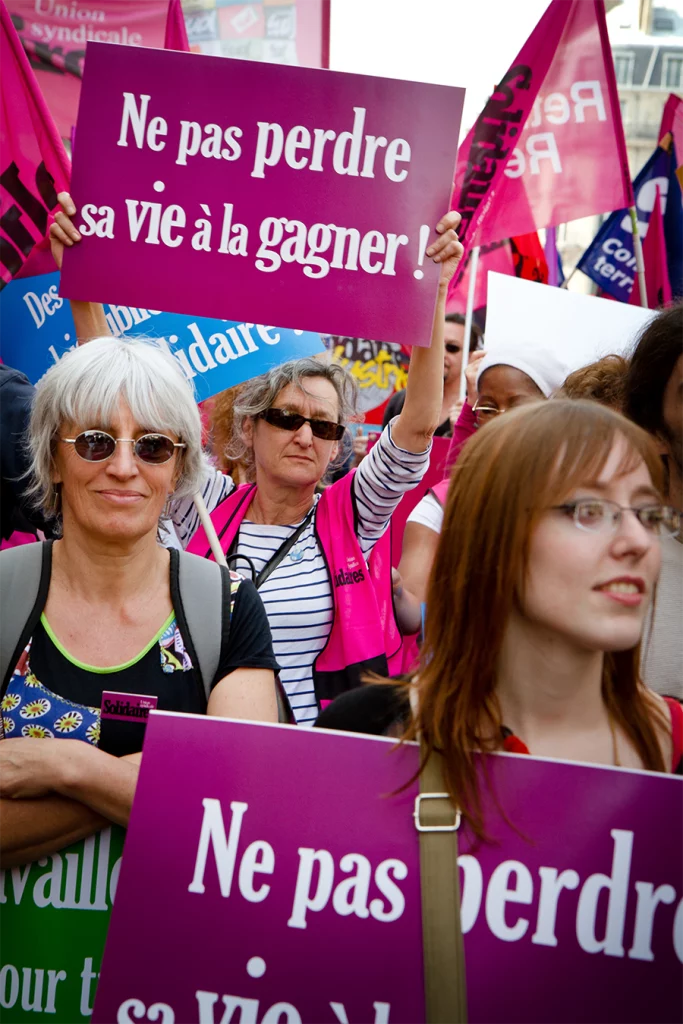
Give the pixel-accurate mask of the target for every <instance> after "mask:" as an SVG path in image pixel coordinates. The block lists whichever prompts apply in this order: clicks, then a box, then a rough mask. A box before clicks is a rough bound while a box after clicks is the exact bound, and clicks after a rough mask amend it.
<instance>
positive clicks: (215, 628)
mask: <svg viewBox="0 0 683 1024" xmlns="http://www.w3.org/2000/svg"><path fill="white" fill-rule="evenodd" d="M171 560H172V562H171V592H172V593H171V596H172V599H173V607H174V609H175V613H176V618H177V619H178V624H179V626H180V631H181V633H182V634H183V637H184V639H185V642H186V643H187V645H188V647H189V649H190V657H191V658H192V661H193V663H194V664H195V665H197V666H198V668H199V674H200V676H201V679H202V685H203V689H204V697H205V699H206V701H207V702H208V699H209V694H210V692H211V684H212V682H213V680H214V677H215V675H216V671H217V670H218V664H219V662H220V657H221V647H222V645H223V643H225V642H227V637H228V632H229V628H230V626H229V623H230V577H229V575H228V570H227V569H224V568H223V567H222V566H220V565H216V563H215V562H210V561H208V559H205V558H201V557H199V556H197V555H190V554H187V552H185V551H173V550H172V551H171ZM174 562H175V563H176V566H177V568H176V567H174V565H173V563H174ZM174 568H176V571H174ZM174 580H177V593H173V591H174V589H175V588H174ZM178 599H179V600H178Z"/></svg>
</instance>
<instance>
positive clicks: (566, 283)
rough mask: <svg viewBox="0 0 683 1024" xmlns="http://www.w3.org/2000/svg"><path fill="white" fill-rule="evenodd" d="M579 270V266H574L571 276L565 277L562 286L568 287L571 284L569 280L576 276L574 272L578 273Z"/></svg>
mask: <svg viewBox="0 0 683 1024" xmlns="http://www.w3.org/2000/svg"><path fill="white" fill-rule="evenodd" d="M577 270H578V267H574V269H573V270H572V272H571V274H570V275H569V277H565V279H564V281H563V282H562V284H561V285H560V288H566V287H567V286H568V285H569V282H570V281H571V279H572V278H573V276H574V274H575V273H576V271H577Z"/></svg>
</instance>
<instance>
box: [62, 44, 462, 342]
mask: <svg viewBox="0 0 683 1024" xmlns="http://www.w3.org/2000/svg"><path fill="white" fill-rule="evenodd" d="M463 95H464V93H463V90H462V89H451V88H446V87H443V86H435V85H422V84H419V83H415V82H399V81H390V80H387V79H381V78H369V77H364V76H360V75H348V74H343V73H341V72H332V71H320V70H315V69H310V68H297V67H283V66H278V65H274V64H266V63H264V64H260V63H255V62H250V61H238V60H221V59H220V58H216V57H204V56H199V55H196V54H184V53H175V52H170V51H161V50H151V49H145V48H138V47H121V46H111V45H106V44H100V43H89V44H88V51H87V61H86V68H85V72H84V79H83V89H82V93H81V102H80V108H79V115H78V125H77V137H78V145H77V147H76V152H75V161H74V168H73V175H72V192H73V196H74V199H75V201H76V203H77V205H78V207H79V210H80V216H79V218H78V225H79V230H80V231H81V232H82V233H83V235H84V241H83V244H82V245H79V246H77V247H75V248H74V249H73V250H69V252H68V253H67V254H66V258H65V260H64V269H63V272H62V284H61V287H62V293H63V294H64V295H66V296H68V297H69V298H73V299H78V298H80V299H88V300H91V301H111V302H116V303H118V304H124V305H135V304H136V303H137V304H138V306H144V307H145V308H150V307H151V308H159V309H167V310H169V311H170V312H174V313H187V314H190V315H193V316H194V315H204V316H211V317H218V318H228V319H236V318H238V319H243V320H251V321H253V322H255V323H263V322H266V323H275V324H278V325H280V326H282V327H292V328H294V329H299V330H301V329H303V330H307V329H310V330H316V331H321V332H324V333H328V334H340V335H347V336H350V337H371V338H374V339H376V340H378V341H395V342H400V343H404V344H411V345H415V344H417V345H427V344H429V338H430V332H431V320H432V315H433V310H434V303H435V298H436V286H437V280H438V276H439V267H438V265H435V264H433V263H431V262H430V261H429V260H428V259H426V258H425V254H424V253H425V248H426V246H427V245H428V240H429V239H430V238H431V237H433V236H434V228H435V226H436V224H437V222H438V220H439V218H440V216H441V215H442V214H443V213H444V211H445V210H447V209H448V205H449V196H450V187H451V186H450V182H451V177H452V172H453V166H454V163H455V155H456V143H455V140H456V139H457V135H458V126H459V123H460V114H461V109H462V101H463ZM237 97H239V101H238V100H237Z"/></svg>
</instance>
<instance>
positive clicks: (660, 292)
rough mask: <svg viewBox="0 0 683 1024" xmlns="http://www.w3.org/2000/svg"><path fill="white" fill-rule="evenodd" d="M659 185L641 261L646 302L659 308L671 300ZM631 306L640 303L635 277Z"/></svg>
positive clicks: (630, 300)
mask: <svg viewBox="0 0 683 1024" xmlns="http://www.w3.org/2000/svg"><path fill="white" fill-rule="evenodd" d="M661 198H662V197H661V194H660V191H659V185H658V186H657V191H656V195H655V205H654V206H653V208H652V213H651V214H650V220H649V222H648V226H647V234H646V236H645V238H644V239H643V262H644V263H645V283H646V286H647V304H648V306H649V308H650V309H659V307H660V306H665V305H666V304H667V303H668V302H671V298H672V294H671V282H670V281H669V268H668V265H667V260H666V240H665V238H664V218H663V216H662V202H661ZM629 303H630V305H631V306H639V305H640V289H639V287H638V278H637V277H636V279H635V281H634V283H633V288H632V289H631V298H630V299H629Z"/></svg>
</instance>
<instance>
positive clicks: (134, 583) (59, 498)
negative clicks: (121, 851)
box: [0, 338, 277, 865]
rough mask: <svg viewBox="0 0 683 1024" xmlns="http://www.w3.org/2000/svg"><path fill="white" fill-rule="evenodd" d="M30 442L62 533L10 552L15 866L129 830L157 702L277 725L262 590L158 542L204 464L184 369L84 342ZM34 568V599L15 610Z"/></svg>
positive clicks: (7, 826) (37, 481) (166, 359)
mask: <svg viewBox="0 0 683 1024" xmlns="http://www.w3.org/2000/svg"><path fill="white" fill-rule="evenodd" d="M29 440H30V450H31V456H32V480H31V484H30V488H29V490H30V493H31V494H32V496H33V498H34V499H35V501H36V502H38V503H39V504H40V505H41V507H42V508H43V510H44V512H45V513H46V514H47V515H48V516H51V517H52V518H54V519H56V520H57V521H58V524H59V533H60V539H58V540H56V541H54V542H51V541H48V542H46V543H45V544H43V545H37V544H36V545H28V546H27V547H25V548H22V549H14V550H12V551H7V552H3V554H2V555H1V556H0V570H1V571H2V604H3V607H2V620H3V622H2V633H3V644H2V647H3V659H4V652H5V651H6V650H7V649H8V646H9V645H10V641H8V639H7V635H6V634H7V630H8V629H9V627H8V625H7V623H8V622H11V621H13V619H17V616H18V617H19V620H20V621H19V622H18V629H17V635H16V643H14V638H12V640H11V646H12V647H13V652H14V653H13V655H12V657H11V658H8V659H7V669H6V671H5V677H4V679H3V680H2V694H1V701H0V705H1V709H2V732H3V734H4V737H5V740H4V742H2V743H0V779H1V781H0V796H1V797H2V800H1V801H0V808H1V810H2V825H3V827H2V832H1V842H2V850H3V862H4V864H5V865H7V864H8V863H9V864H17V863H26V862H27V861H29V860H34V859H36V858H38V857H42V856H45V855H47V854H48V853H50V852H52V851H54V850H57V849H60V848H62V847H64V846H65V845H67V844H68V843H70V842H74V841H75V840H77V839H80V838H82V837H83V836H86V835H89V834H90V833H92V832H93V831H95V830H97V829H99V828H101V827H103V825H104V824H106V823H108V822H112V821H113V822H117V823H118V824H124V825H125V824H126V823H127V820H128V815H129V811H130V806H131V802H132V797H133V793H134V790H135V784H136V780H137V771H138V765H139V762H140V757H141V754H140V751H141V749H142V739H143V735H144V716H145V714H146V713H147V712H146V709H148V708H149V707H157V708H159V709H160V710H161V709H164V710H169V711H183V712H188V713H194V714H204V713H208V714H212V715H229V716H230V717H233V718H249V719H257V720H263V721H276V720H277V709H276V697H275V688H274V671H275V670H276V669H277V665H276V662H275V659H274V656H273V650H272V644H271V639H270V632H269V628H268V622H267V619H266V616H265V612H264V609H263V605H262V603H261V600H260V598H259V596H258V594H257V593H256V590H255V588H254V587H253V585H252V584H251V583H249V582H246V581H243V580H241V578H240V577H237V576H236V575H235V574H234V573H233V574H230V573H228V572H227V570H225V569H224V568H219V567H218V566H211V567H210V571H209V574H206V569H208V568H209V566H208V565H206V564H203V563H201V562H199V560H198V559H195V558H193V557H191V556H189V555H186V554H184V553H181V552H177V551H169V550H167V549H166V548H164V547H162V546H161V545H160V544H159V543H158V539H157V533H158V528H159V520H160V517H161V515H162V512H163V510H164V508H165V507H166V506H167V505H168V504H169V503H171V504H172V503H173V502H175V501H178V500H182V499H183V498H186V497H187V496H189V495H191V494H193V493H194V492H195V491H196V489H197V487H198V484H199V482H200V480H201V479H202V477H203V476H204V474H205V464H204V457H203V455H202V450H201V425H200V418H199V414H198V410H197V407H196V404H195V401H194V396H193V394H192V390H191V387H190V385H189V384H188V382H187V381H186V379H185V377H184V375H183V373H182V370H181V369H180V367H179V366H178V364H177V363H176V361H175V360H174V359H173V358H172V357H170V356H167V355H166V354H165V353H164V352H162V351H161V350H160V349H159V348H157V347H156V346H154V345H150V344H149V343H146V342H142V341H125V342H124V341H117V340H115V339H113V338H101V339H96V340H94V341H91V342H90V343H89V344H88V345H86V346H84V347H82V348H78V349H76V350H75V351H74V352H72V353H70V354H69V355H67V356H65V357H64V358H63V359H61V360H60V362H59V363H57V364H56V365H55V366H54V367H52V369H50V370H49V372H48V373H47V374H46V376H45V377H44V379H43V382H42V384H41V385H40V387H39V388H38V392H37V395H36V399H35V403H34V408H33V412H32V418H31V426H30V439H29ZM15 563H17V564H15ZM32 566H33V567H34V568H36V567H37V578H36V592H37V597H36V598H35V600H31V601H30V602H29V603H28V605H27V609H26V611H20V612H19V613H17V611H16V606H17V605H18V604H19V605H21V603H22V599H21V595H24V594H25V592H26V590H27V586H28V583H27V577H28V576H29V575H30V574H31V572H32V571H33V568H31V567H32ZM197 567H198V568H199V569H200V570H201V573H200V574H199V577H198V576H197ZM212 595H213V597H215V599H216V600H215V605H216V606H217V607H218V613H217V618H216V621H217V630H216V632H217V633H218V636H217V637H216V640H215V647H216V650H215V657H213V656H211V657H209V656H207V644H206V642H205V641H206V638H205V637H201V636H199V635H198V634H197V633H195V632H193V630H194V627H193V629H192V630H191V629H190V628H189V626H188V622H190V621H192V622H193V623H196V622H197V621H198V619H197V616H198V615H199V616H200V617H210V616H211V615H216V609H215V607H214V608H212V607H209V602H211V601H212V600H213V597H212ZM203 602H204V603H206V607H204V605H203ZM200 640H201V641H202V643H200V642H199V641H200ZM212 658H213V660H212ZM45 738H54V739H79V740H82V741H83V742H81V743H66V744H65V743H38V742H35V741H36V740H37V739H45Z"/></svg>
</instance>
